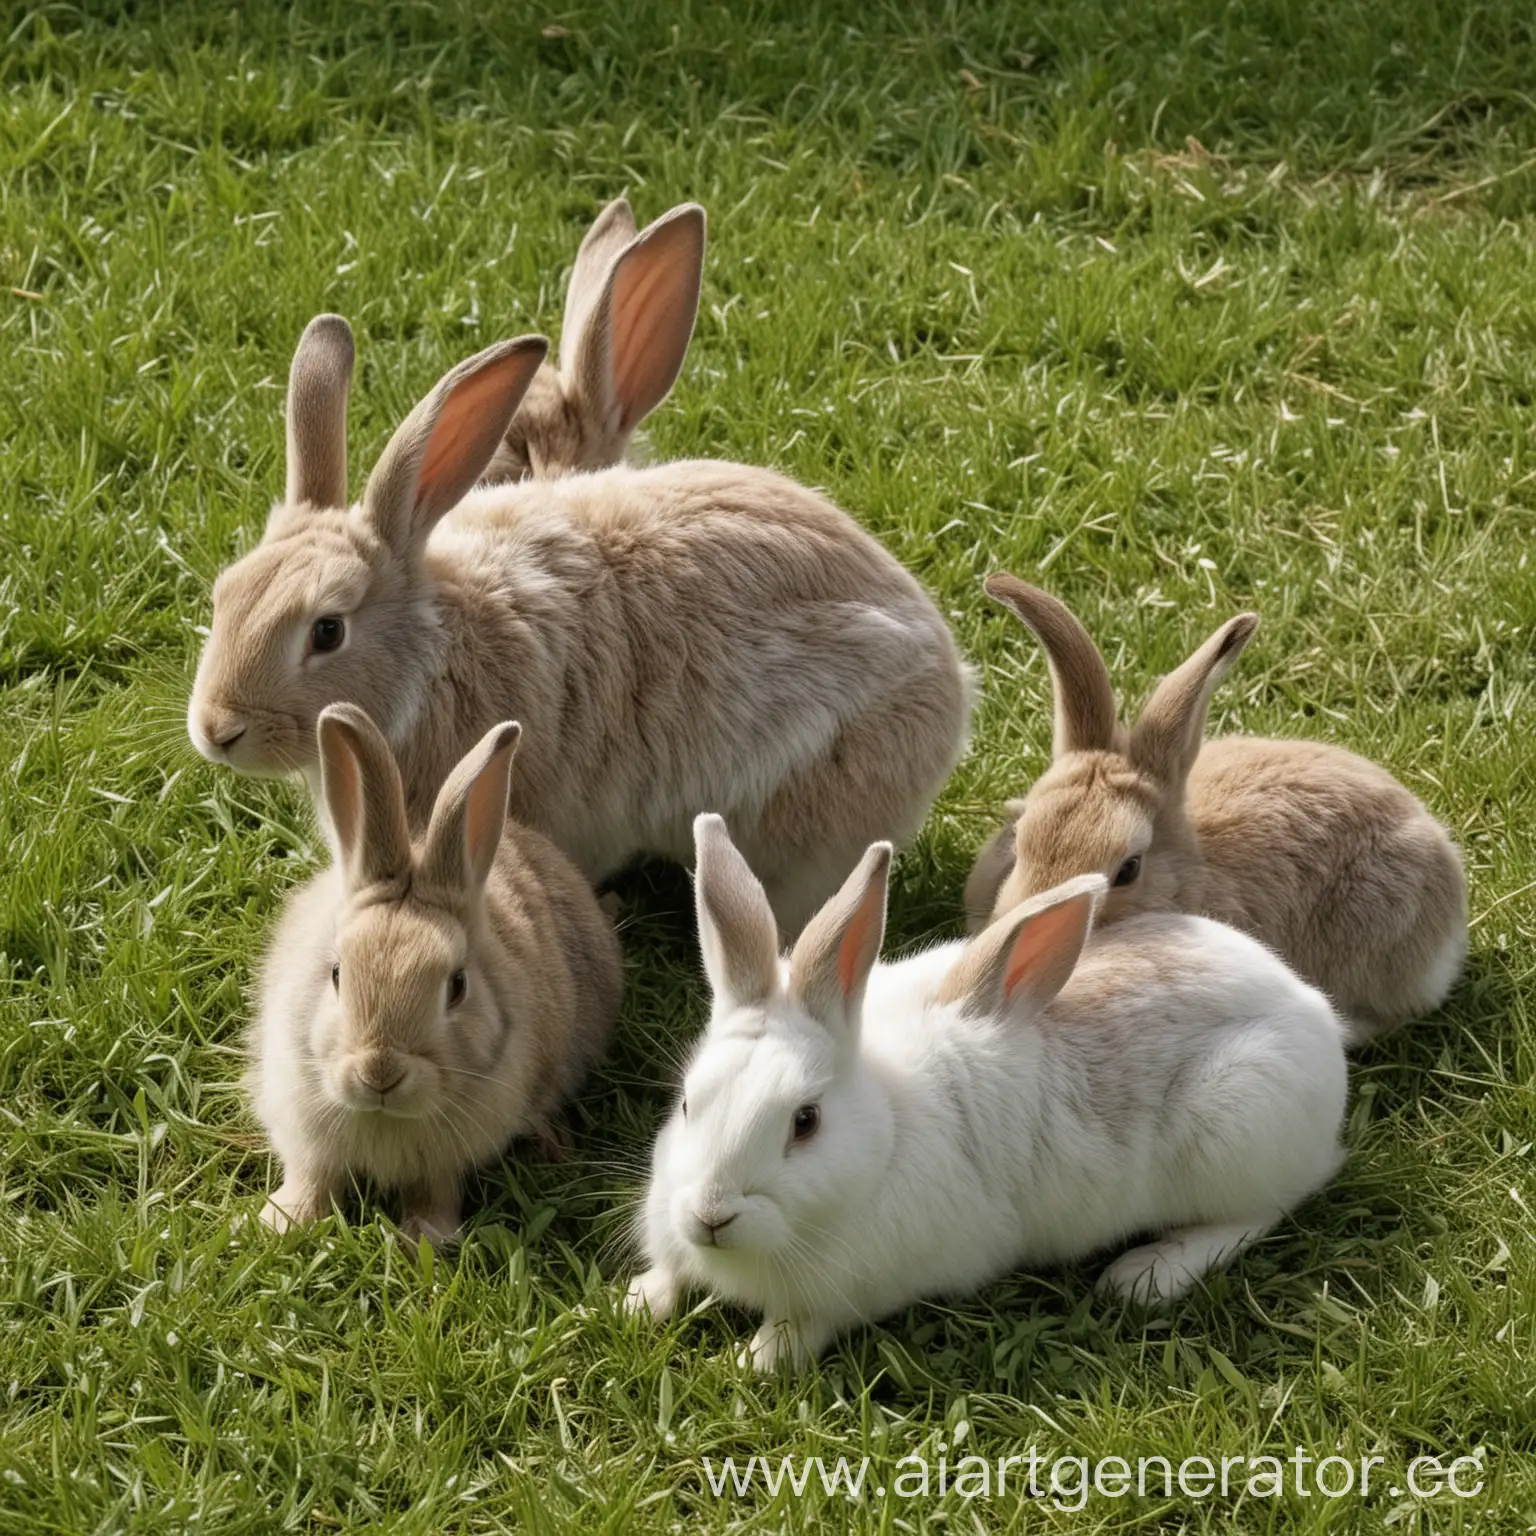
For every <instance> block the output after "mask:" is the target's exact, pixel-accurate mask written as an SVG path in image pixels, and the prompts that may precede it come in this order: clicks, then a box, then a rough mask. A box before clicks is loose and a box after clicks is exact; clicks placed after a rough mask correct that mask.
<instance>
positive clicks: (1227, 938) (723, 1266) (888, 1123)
mask: <svg viewBox="0 0 1536 1536" xmlns="http://www.w3.org/2000/svg"><path fill="white" fill-rule="evenodd" d="M1094 878H1095V879H1097V877H1094ZM1077 883H1081V882H1074V884H1077ZM1102 885H1103V881H1102V880H1101V879H1100V880H1098V886H1099V888H1102ZM1063 889H1064V888H1063ZM1053 894H1054V893H1053ZM1049 900H1050V898H1049V897H1043V898H1040V903H1041V904H1043V903H1045V902H1048V901H1049ZM1031 905H1035V904H1033V903H1032V904H1031ZM701 920H702V919H701ZM1003 921H1004V922H1006V921H1008V919H1006V918H1005V919H1003ZM976 942H978V943H979V942H980V941H979V940H978V941H976ZM965 948H966V946H965V944H963V943H957V944H946V945H941V946H939V947H938V948H935V949H932V950H929V951H927V952H926V953H923V954H920V955H917V956H915V957H914V958H912V959H908V960H903V961H900V962H897V963H893V964H884V965H877V966H876V967H875V969H874V971H873V973H872V975H871V976H870V978H869V981H868V985H867V990H866V992H865V996H864V1000H863V1007H862V1018H863V1028H862V1030H860V1028H859V1020H858V1017H857V1016H855V1017H854V1018H853V1019H852V1022H851V1025H850V1026H849V1032H848V1033H847V1035H846V1036H844V1037H840V1035H839V1030H838V1028H837V1027H836V1026H835V1025H833V1026H832V1027H829V1026H828V1025H827V1024H826V1023H824V1022H822V1021H819V1020H818V1019H816V1018H813V1017H811V1016H810V1015H809V1014H808V1013H806V1012H805V1011H804V1010H803V1009H802V1008H801V1007H800V1006H798V1005H797V1004H796V1003H795V1002H794V1001H793V1000H792V996H791V994H792V991H793V979H792V977H791V975H790V973H789V971H788V969H787V968H786V969H785V970H784V972H783V973H782V975H781V978H780V984H779V985H778V986H777V988H776V989H775V990H774V993H773V995H772V996H771V997H770V998H769V999H768V1000H767V1002H766V1004H761V1003H760V1004H752V1005H747V1006H739V1005H738V1004H737V1003H735V1002H734V1001H733V1000H732V999H731V998H730V997H728V996H722V995H721V993H720V990H719V984H720V977H719V976H718V975H714V974H712V976H711V981H712V983H713V984H714V985H715V986H716V994H715V1001H714V1010H713V1013H712V1015H711V1018H710V1021H709V1025H708V1027H707V1029H706V1031H705V1033H704V1036H703V1039H702V1040H701V1042H700V1043H699V1045H698V1047H697V1048H696V1050H695V1052H694V1055H693V1059H692V1061H691V1063H690V1065H689V1067H688V1071H687V1075H686V1079H685V1085H684V1094H685V1097H686V1100H687V1104H688V1114H687V1118H686V1119H685V1118H684V1116H683V1113H682V1111H681V1107H678V1108H677V1109H675V1110H674V1113H673V1114H672V1116H671V1118H670V1119H669V1121H668V1123H667V1124H666V1126H665V1127H664V1128H663V1130H662V1132H661V1134H660V1136H659V1138H658V1140H657V1143H656V1147H655V1152H654V1159H653V1169H652V1176H651V1184H650V1189H649V1192H648V1195H647V1200H646V1204H645V1209H644V1215H643V1241H644V1247H645V1250H646V1256H647V1259H648V1261H649V1264H650V1266H651V1267H650V1269H649V1270H648V1271H647V1272H646V1273H645V1274H644V1275H642V1276H641V1277H640V1278H639V1279H638V1280H637V1281H636V1282H635V1284H634V1286H633V1287H632V1289H631V1295H630V1302H631V1305H634V1306H643V1307H645V1308H647V1309H648V1310H649V1311H650V1312H652V1313H653V1314H657V1315H662V1316H664V1315H665V1314H666V1313H667V1312H668V1311H670V1309H671V1308H672V1306H673V1305H674V1304H675V1302H676V1300H677V1299H678V1296H679V1295H680V1293H681V1292H682V1290H683V1289H684V1288H685V1287H688V1286H699V1287H706V1288H709V1289H711V1290H713V1291H714V1292H715V1293H716V1294H717V1295H719V1296H721V1297H723V1298H725V1299H727V1300H730V1301H733V1302H736V1303H739V1304H741V1305H744V1306H746V1307H749V1308H751V1309H752V1310H754V1311H756V1312H759V1313H761V1314H762V1317H763V1324H762V1327H761V1328H760V1329H759V1331H758V1333H757V1335H756V1337H755V1338H754V1340H753V1342H752V1344H751V1346H750V1353H751V1356H752V1358H753V1360H754V1361H755V1362H756V1363H757V1364H758V1365H759V1366H762V1367H768V1366H771V1365H773V1364H774V1363H775V1362H776V1361H777V1360H779V1359H781V1358H786V1357H787V1358H791V1359H793V1360H796V1361H803V1360H805V1359H807V1358H809V1357H812V1356H814V1355H815V1354H816V1353H817V1352H819V1351H820V1350H821V1349H822V1348H823V1347H825V1346H826V1344H827V1343H829V1342H830V1341H831V1340H832V1339H833V1338H834V1337H835V1336H836V1335H837V1334H839V1333H841V1332H842V1331H844V1330H846V1329H848V1328H850V1327H852V1326H854V1325H855V1324H858V1323H861V1322H868V1321H872V1320H874V1319H877V1318H880V1317H882V1316H885V1315H887V1314H889V1313H891V1312H894V1311H896V1310H898V1309H900V1308H902V1307H904V1306H906V1305H908V1304H910V1303H912V1302H914V1301H917V1300H918V1299H920V1298H922V1297H924V1296H930V1295H936V1294H952V1295H964V1294H968V1293H970V1292H972V1291H974V1290H975V1289H976V1288H977V1287H979V1286H981V1285H984V1284H986V1283H987V1282H988V1281H990V1280H992V1279H994V1278H996V1277H998V1276H999V1275H1002V1274H1004V1273H1006V1272H1007V1271H1009V1270H1012V1269H1014V1268H1017V1267H1019V1266H1021V1265H1022V1266H1029V1267H1035V1266H1046V1265H1055V1264H1061V1263H1067V1262H1072V1261H1076V1260H1079V1259H1082V1258H1085V1257H1087V1256H1089V1255H1091V1254H1093V1253H1095V1252H1096V1251H1098V1250H1101V1249H1113V1248H1114V1247H1116V1246H1118V1245H1120V1244H1123V1243H1124V1242H1125V1241H1126V1240H1127V1239H1128V1238H1130V1237H1131V1236H1133V1235H1135V1234H1137V1233H1140V1232H1153V1233H1156V1234H1159V1237H1158V1239H1157V1240H1156V1241H1154V1242H1153V1243H1151V1244H1150V1245H1148V1246H1144V1247H1139V1248H1136V1249H1133V1250H1131V1251H1130V1252H1129V1253H1126V1254H1124V1255H1123V1256H1122V1257H1121V1258H1119V1259H1118V1260H1117V1261H1116V1262H1115V1263H1114V1264H1112V1265H1111V1266H1110V1268H1109V1269H1108V1270H1107V1271H1106V1272H1105V1274H1104V1277H1103V1280H1102V1282H1101V1284H1102V1286H1103V1288H1104V1289H1106V1290H1107V1291H1109V1292H1111V1293H1113V1294H1115V1295H1117V1296H1120V1297H1123V1298H1127V1299H1133V1300H1137V1301H1142V1302H1149V1301H1158V1300H1170V1299H1172V1298H1174V1297H1176V1296H1179V1295H1181V1294H1183V1293H1184V1292H1186V1291H1187V1290H1189V1289H1190V1288H1191V1286H1193V1285H1194V1284H1195V1283H1196V1282H1197V1280H1198V1279H1199V1277H1200V1276H1201V1275H1202V1274H1204V1273H1205V1272H1206V1271H1207V1270H1209V1269H1210V1268H1212V1267H1214V1266H1215V1265H1217V1264H1219V1263H1221V1262H1224V1261H1226V1260H1227V1259H1230V1258H1231V1257H1233V1256H1234V1255H1235V1254H1236V1253H1237V1252H1239V1251H1240V1250H1241V1249H1242V1248H1244V1247H1245V1246H1247V1245H1248V1244H1249V1243H1250V1242H1252V1241H1253V1240H1254V1239H1255V1238H1257V1237H1258V1236H1260V1235H1261V1234H1262V1233H1263V1232H1264V1231H1266V1230H1267V1229H1268V1228H1270V1227H1271V1226H1273V1225H1274V1223H1275V1222H1276V1221H1277V1220H1279V1219H1280V1218H1281V1217H1282V1216H1283V1215H1284V1214H1285V1213H1286V1212H1288V1211H1290V1210H1291V1209H1293V1208H1294V1207H1295V1206H1296V1205H1297V1204H1298V1203H1299V1202H1300V1201H1301V1200H1303V1199H1304V1198H1305V1197H1306V1196H1307V1195H1309V1194H1310V1193H1312V1192H1313V1191H1314V1190H1316V1189H1317V1188H1318V1187H1320V1186H1321V1185H1322V1184H1323V1183H1325V1182H1326V1181H1327V1180H1328V1179H1329V1178H1330V1177H1331V1176H1332V1174H1333V1173H1334V1172H1335V1170H1336V1169H1337V1167H1338V1164H1339V1161H1340V1156H1341V1154H1340V1150H1339V1130H1340V1125H1341V1121H1342V1117H1343V1112H1344V1105H1345V1092H1346V1082H1345V1060H1344V1035H1343V1027H1342V1025H1341V1023H1340V1021H1339V1019H1338V1018H1337V1016H1336V1015H1335V1013H1334V1011H1333V1009H1332V1008H1331V1006H1330V1005H1329V1003H1328V1002H1327V1000H1326V999H1325V998H1324V997H1323V996H1322V995H1321V994H1320V993H1319V992H1317V991H1315V990H1314V989H1313V988H1311V987H1309V986H1308V985H1306V984H1305V983H1304V982H1302V981H1301V980H1300V979H1299V978H1298V977H1297V976H1296V975H1295V974H1294V973H1292V972H1291V971H1290V970H1289V969H1288V968H1287V967H1286V966H1285V965H1284V964H1283V963H1282V962H1281V961H1280V960H1279V959H1278V958H1277V957H1276V956H1274V955H1273V954H1272V953H1271V952H1270V951H1268V950H1267V949H1265V948H1264V947H1263V946H1262V945H1260V944H1259V943H1257V942H1256V941H1254V940H1252V939H1250V938H1248V937H1246V936H1245V935H1243V934H1241V933H1239V932H1237V931H1236V930H1235V929H1232V928H1228V927H1225V926H1224V925H1221V924H1218V923H1215V922H1211V921H1209V920H1207V919H1204V918H1199V917H1189V916H1172V915H1170V916H1155V917H1145V918H1136V919H1132V920H1129V921H1127V922H1124V923H1121V924H1118V925H1116V926H1115V927H1113V928H1110V929H1108V930H1106V931H1105V932H1104V933H1103V935H1102V936H1098V937H1096V938H1095V940H1094V942H1093V943H1092V944H1091V945H1090V946H1089V948H1088V949H1087V951H1086V952H1085V953H1084V955H1083V958H1082V960H1081V962H1080V964H1079V965H1078V967H1077V970H1076V972H1075V973H1074V975H1073V976H1072V979H1071V980H1070V981H1069V982H1068V984H1067V986H1066V988H1065V990H1063V991H1062V992H1061V993H1060V994H1059V995H1058V996H1057V997H1056V998H1055V999H1054V1000H1052V1001H1049V1002H1047V1003H1046V1004H1045V1005H1044V1007H1043V1008H1031V1007H1030V1006H1028V1005H1026V1006H1024V1007H1022V1008H1018V1007H1015V1008H1014V1009H1012V1011H1011V1012H1010V1014H1009V1015H1007V1016H998V1015H990V1016H978V1015H977V1014H976V1013H974V1012H971V1011H968V1009H967V1006H966V1005H965V1004H964V1003H962V1002H950V1003H940V1002H938V1001H936V998H937V997H938V995H939V993H940V989H941V984H942V983H944V981H945V979H946V977H948V976H949V973H950V972H951V970H952V969H953V968H954V966H955V965H956V962H957V961H958V960H959V959H960V957H961V956H962V954H963V953H964V951H965ZM708 953H709V949H708V947H706V954H708ZM1122 977H1123V980H1121V979H1120V978H1122ZM809 1103H818V1104H819V1105H820V1109H821V1128H820V1130H819V1131H818V1132H817V1133H816V1134H815V1136H814V1137H812V1138H811V1139H810V1140H808V1141H806V1142H805V1143H803V1144H796V1143H793V1142H792V1141H790V1139H789V1135H788V1128H789V1126H790V1123H791V1118H792V1116H793V1114H794V1112H795V1109H796V1107H797V1106H798V1105H800V1104H809ZM706 1219H707V1220H708V1221H711V1222H717V1221H723V1220H727V1219H729V1225H728V1226H727V1227H723V1228H721V1229H720V1230H719V1232H718V1233H717V1237H716V1245H709V1244H708V1243H707V1242H701V1241H696V1240H695V1239H696V1238H698V1237H702V1236H703V1235H704V1234H703V1232H702V1230H701V1229H700V1227H699V1222H700V1221H701V1220H706Z"/></svg>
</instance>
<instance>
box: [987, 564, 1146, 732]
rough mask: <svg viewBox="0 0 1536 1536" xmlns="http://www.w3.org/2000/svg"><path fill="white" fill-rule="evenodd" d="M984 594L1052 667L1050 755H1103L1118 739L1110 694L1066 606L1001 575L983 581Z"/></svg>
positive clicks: (1100, 665)
mask: <svg viewBox="0 0 1536 1536" xmlns="http://www.w3.org/2000/svg"><path fill="white" fill-rule="evenodd" d="M986 588H987V596H988V597H992V598H995V599H996V600H997V601H998V602H1000V603H1002V604H1003V606H1004V607H1006V608H1011V609H1012V610H1013V611H1014V612H1015V613H1016V614H1017V615H1018V616H1019V617H1020V618H1021V619H1023V621H1024V622H1025V623H1026V624H1027V625H1028V626H1029V627H1030V629H1031V630H1033V631H1034V635H1035V638H1036V639H1037V640H1038V641H1039V642H1040V644H1041V646H1042V647H1043V648H1044V650H1045V658H1046V660H1047V661H1048V662H1049V663H1050V667H1051V687H1052V690H1053V692H1054V694H1055V698H1056V728H1055V734H1054V736H1053V739H1052V744H1051V751H1052V753H1053V754H1054V755H1055V756H1056V757H1061V756H1062V755H1063V754H1065V753H1067V752H1108V751H1109V750H1110V749H1111V748H1113V747H1115V746H1117V745H1118V744H1119V741H1120V730H1119V725H1118V723H1117V721H1116V719H1115V695H1114V692H1113V690H1112V689H1111V688H1110V686H1109V671H1108V669H1107V668H1106V667H1105V665H1104V658H1103V657H1102V656H1100V655H1099V648H1098V647H1097V646H1096V645H1095V644H1094V643H1093V641H1092V639H1091V638H1090V637H1089V634H1088V631H1087V630H1086V629H1084V628H1083V626H1082V625H1081V624H1080V623H1078V621H1077V619H1076V617H1075V616H1074V615H1073V613H1072V612H1071V610H1070V609H1069V608H1068V607H1067V606H1066V604H1065V603H1061V602H1058V601H1057V600H1056V599H1055V598H1054V597H1052V596H1051V595H1050V593H1049V592H1042V591H1041V590H1040V589H1039V587H1032V586H1030V585H1029V584H1028V583H1027V582H1023V581H1020V580H1019V578H1018V577H1017V576H1010V575H1008V574H1007V573H1006V572H1004V571H999V572H998V573H997V574H996V575H993V576H989V577H987V580H986Z"/></svg>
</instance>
